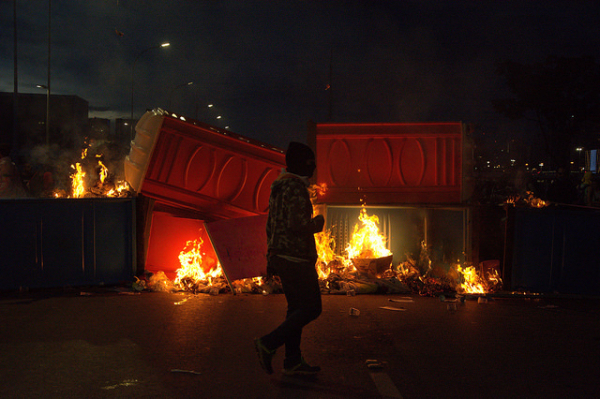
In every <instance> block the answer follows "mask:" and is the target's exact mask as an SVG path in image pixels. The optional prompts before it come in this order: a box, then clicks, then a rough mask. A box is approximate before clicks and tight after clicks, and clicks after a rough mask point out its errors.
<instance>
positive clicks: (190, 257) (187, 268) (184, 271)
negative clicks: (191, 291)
mask: <svg viewBox="0 0 600 399" xmlns="http://www.w3.org/2000/svg"><path fill="white" fill-rule="evenodd" d="M203 243H204V241H203V240H202V238H198V239H196V240H193V241H188V242H187V243H186V245H185V247H184V248H183V250H182V251H181V252H180V253H179V263H180V264H181V267H180V268H179V269H177V277H176V278H175V284H180V283H181V282H182V280H183V279H185V278H187V279H191V280H192V281H194V282H203V283H206V284H208V285H212V280H213V279H215V278H217V277H220V276H221V275H222V274H223V270H222V269H221V265H220V264H218V263H217V266H216V267H214V268H211V269H210V270H209V271H208V272H207V273H205V272H204V269H203V267H202V263H203V259H202V244H203Z"/></svg>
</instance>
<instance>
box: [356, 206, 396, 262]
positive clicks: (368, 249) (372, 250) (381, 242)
mask: <svg viewBox="0 0 600 399" xmlns="http://www.w3.org/2000/svg"><path fill="white" fill-rule="evenodd" d="M358 220H359V221H360V225H359V223H357V224H356V225H354V231H353V233H352V238H351V240H350V243H349V244H348V246H347V247H346V252H347V253H348V258H349V259H355V258H382V257H384V256H389V255H391V254H392V253H391V252H390V250H389V249H388V248H387V246H386V244H387V239H386V238H385V237H384V236H383V235H381V234H380V233H379V227H378V224H379V218H378V217H377V215H373V216H369V215H367V211H366V209H365V208H361V210H360V215H359V216H358Z"/></svg>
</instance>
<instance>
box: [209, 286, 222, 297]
mask: <svg viewBox="0 0 600 399" xmlns="http://www.w3.org/2000/svg"><path fill="white" fill-rule="evenodd" d="M219 291H220V290H219V287H211V288H210V291H209V294H210V295H212V296H216V295H219Z"/></svg>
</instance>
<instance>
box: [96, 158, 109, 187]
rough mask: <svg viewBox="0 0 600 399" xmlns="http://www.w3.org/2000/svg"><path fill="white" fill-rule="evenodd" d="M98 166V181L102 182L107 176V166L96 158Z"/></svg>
mask: <svg viewBox="0 0 600 399" xmlns="http://www.w3.org/2000/svg"><path fill="white" fill-rule="evenodd" d="M98 166H99V167H100V183H104V180H106V177H107V176H108V168H107V167H106V166H104V164H103V163H102V161H100V160H98Z"/></svg>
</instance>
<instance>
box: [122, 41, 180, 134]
mask: <svg viewBox="0 0 600 399" xmlns="http://www.w3.org/2000/svg"><path fill="white" fill-rule="evenodd" d="M168 46H170V44H169V43H163V44H161V45H159V46H152V47H148V48H147V49H144V50H142V51H141V52H140V53H139V54H138V55H137V57H135V60H134V61H133V67H132V68H131V118H130V120H129V123H130V126H129V139H130V140H133V78H134V76H135V64H137V62H138V60H139V59H140V57H141V56H142V55H143V54H145V53H146V52H147V51H149V50H152V49H155V48H161V47H168Z"/></svg>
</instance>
